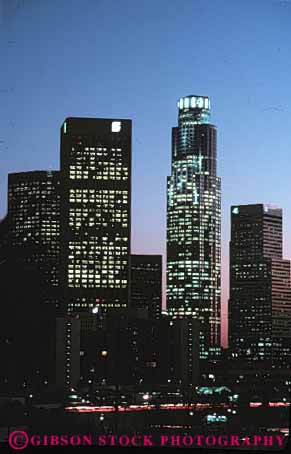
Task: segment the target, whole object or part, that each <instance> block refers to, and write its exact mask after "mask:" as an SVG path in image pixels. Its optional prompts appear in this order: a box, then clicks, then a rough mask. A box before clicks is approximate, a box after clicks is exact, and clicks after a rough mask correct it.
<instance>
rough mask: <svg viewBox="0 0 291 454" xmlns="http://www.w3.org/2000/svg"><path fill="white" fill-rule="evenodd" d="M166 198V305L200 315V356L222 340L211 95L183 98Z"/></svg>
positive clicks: (181, 313) (177, 312)
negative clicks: (209, 96) (210, 121)
mask: <svg viewBox="0 0 291 454" xmlns="http://www.w3.org/2000/svg"><path fill="white" fill-rule="evenodd" d="M178 109H179V110H178V126H177V127H174V128H173V129H172V171H171V176H170V177H168V181H167V183H168V200H167V308H168V311H169V314H170V315H171V316H172V317H174V318H188V317H190V318H198V319H199V320H200V357H202V358H207V356H208V350H209V347H210V346H215V345H220V242H221V239H220V219H221V208H220V198H221V196H220V178H219V177H217V174H216V127H215V126H213V125H211V124H210V123H209V120H210V100H209V98H208V97H206V96H186V97H184V98H180V100H179V102H178Z"/></svg>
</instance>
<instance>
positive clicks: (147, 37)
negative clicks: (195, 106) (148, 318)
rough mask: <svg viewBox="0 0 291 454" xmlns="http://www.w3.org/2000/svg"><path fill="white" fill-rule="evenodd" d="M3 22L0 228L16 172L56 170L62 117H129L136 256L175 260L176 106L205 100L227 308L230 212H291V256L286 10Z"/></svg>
mask: <svg viewBox="0 0 291 454" xmlns="http://www.w3.org/2000/svg"><path fill="white" fill-rule="evenodd" d="M0 12H1V31H0V35H1V44H0V46H1V47H0V48H1V57H2V58H1V63H2V65H1V85H0V96H1V107H2V108H1V118H0V164H1V166H0V190H1V198H0V216H3V215H4V214H5V212H6V190H7V189H6V186H7V174H8V172H15V171H24V170H33V169H51V168H58V166H59V127H60V125H61V123H62V121H63V120H64V118H65V117H67V116H92V117H121V118H122V117H124V118H131V119H132V120H133V134H134V135H133V205H132V213H133V251H134V252H148V253H160V252H164V250H165V225H166V223H165V221H166V176H167V175H168V174H169V172H170V153H171V152H170V138H171V127H172V126H174V125H175V124H176V122H177V99H178V98H179V97H180V96H185V95H188V94H198V95H200V94H201V95H208V96H210V98H211V101H212V122H213V123H214V124H216V125H217V127H218V159H219V162H218V170H219V174H220V176H221V177H222V207H223V223H222V239H223V299H224V301H225V300H226V296H227V290H226V289H227V272H226V270H227V254H228V243H227V242H228V239H229V206H230V205H231V204H238V203H241V204H243V203H256V202H258V203H259V202H266V203H275V204H278V205H280V206H282V207H283V209H284V217H285V239H286V241H285V243H286V248H285V251H286V255H287V257H290V256H291V241H290V240H289V238H288V237H289V235H290V233H291V199H290V196H289V194H290V191H291V178H290V175H291V166H290V153H291V112H290V99H291V39H290V29H291V3H290V1H289V0H282V1H280V0H244V1H239V0H237V1H231V0H208V1H207V0H184V1H183V2H178V1H174V0H173V1H170V0H155V1H152V0H140V1H137V0H119V1H117V0H115V1H113V0H58V1H57V0H49V1H48V0H47V1H39V0H2V2H1V10H0ZM287 232H288V235H287ZM224 307H225V305H224Z"/></svg>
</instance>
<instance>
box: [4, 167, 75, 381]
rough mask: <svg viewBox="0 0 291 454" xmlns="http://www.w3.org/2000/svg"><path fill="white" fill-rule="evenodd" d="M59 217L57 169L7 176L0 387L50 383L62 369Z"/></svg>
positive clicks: (58, 179)
mask: <svg viewBox="0 0 291 454" xmlns="http://www.w3.org/2000/svg"><path fill="white" fill-rule="evenodd" d="M60 217H61V216H60V178H59V172H56V171H53V172H52V171H32V172H22V173H13V174H9V176H8V213H7V216H6V218H5V219H4V220H3V221H2V222H1V224H0V235H1V246H2V247H0V255H1V257H0V272H1V279H0V293H1V298H2V299H3V301H5V311H3V313H2V316H1V323H0V331H1V333H2V337H1V342H0V351H1V359H2V368H1V369H2V370H1V374H0V386H2V385H5V386H7V389H16V388H17V387H22V386H23V387H26V386H45V385H47V384H49V385H51V384H56V381H57V375H58V369H59V368H60V367H63V359H62V358H60V357H59V355H58V349H57V341H58V335H57V331H56V327H57V320H59V319H58V318H57V317H58V315H59V310H60V302H61V289H60ZM75 356H76V355H75ZM60 359H61V360H60ZM73 362H74V363H75V361H73Z"/></svg>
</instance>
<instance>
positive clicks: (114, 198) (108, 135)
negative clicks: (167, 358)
mask: <svg viewBox="0 0 291 454" xmlns="http://www.w3.org/2000/svg"><path fill="white" fill-rule="evenodd" d="M61 188H62V191H61V212H62V226H61V243H62V253H61V284H62V288H63V290H64V293H63V296H64V299H63V311H64V313H65V314H72V315H73V316H74V315H76V314H81V317H80V321H81V349H82V348H83V347H82V345H83V343H84V342H85V343H86V339H85V338H86V337H87V336H88V335H89V333H88V326H89V325H90V317H92V319H94V318H95V317H96V313H97V312H98V311H99V310H100V311H105V312H106V310H108V309H117V310H120V309H124V308H126V307H127V306H128V301H129V290H130V288H129V255H130V233H131V120H123V119H100V118H98V119H96V118H67V119H66V120H65V121H64V123H63V125H62V127H61ZM93 324H94V323H93ZM67 333H68V337H67V348H66V357H67V358H66V361H67V375H68V376H67V383H68V384H69V378H68V377H69V370H70V345H71V340H70V331H69V330H68V331H67Z"/></svg>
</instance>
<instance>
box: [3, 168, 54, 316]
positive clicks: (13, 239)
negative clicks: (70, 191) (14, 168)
mask: <svg viewBox="0 0 291 454" xmlns="http://www.w3.org/2000/svg"><path fill="white" fill-rule="evenodd" d="M6 222H7V225H8V237H7V245H8V248H9V253H8V254H9V260H10V262H11V261H13V262H14V263H15V265H16V264H17V266H18V267H22V268H23V269H25V270H26V271H27V272H28V271H29V270H30V269H31V270H35V272H37V273H38V276H39V281H38V282H35V286H37V285H38V288H39V292H40V301H41V302H42V303H44V305H43V306H42V311H43V313H44V312H48V313H51V314H52V315H53V314H55V313H56V312H57V311H58V308H59V304H60V275H59V271H60V268H59V267H60V181H59V172H56V171H34V172H23V173H14V174H9V176H8V215H7V221H6Z"/></svg>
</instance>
